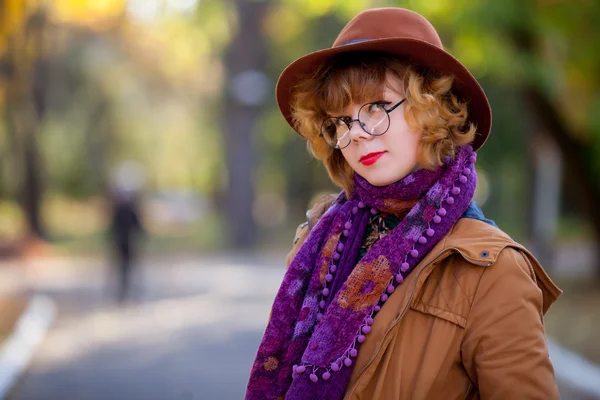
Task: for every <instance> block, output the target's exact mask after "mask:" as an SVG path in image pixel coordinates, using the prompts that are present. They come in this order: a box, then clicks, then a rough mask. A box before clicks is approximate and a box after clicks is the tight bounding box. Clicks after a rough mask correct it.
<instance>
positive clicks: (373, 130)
mask: <svg viewBox="0 0 600 400" xmlns="http://www.w3.org/2000/svg"><path fill="white" fill-rule="evenodd" d="M405 101H406V99H402V100H400V101H399V102H398V103H397V104H395V105H393V106H392V107H390V108H388V109H386V108H385V106H387V105H388V104H390V103H389V102H386V101H376V102H373V103H367V104H365V105H363V106H362V107H361V108H360V109H359V110H358V118H356V119H350V117H329V118H325V119H324V120H323V123H322V124H321V133H320V136H321V137H322V138H323V140H325V142H326V143H327V144H328V145H329V146H331V147H333V148H334V149H340V150H341V149H344V148H346V147H348V146H349V145H350V142H351V141H352V138H351V135H350V130H351V129H352V124H353V123H354V122H358V123H359V125H360V127H361V128H362V130H363V131H365V132H366V133H368V134H369V135H371V136H381V135H383V134H384V133H386V132H387V131H388V129H390V115H389V114H390V113H391V112H392V111H394V110H395V109H396V108H398V107H399V106H400V104H402V103H404V102H405Z"/></svg>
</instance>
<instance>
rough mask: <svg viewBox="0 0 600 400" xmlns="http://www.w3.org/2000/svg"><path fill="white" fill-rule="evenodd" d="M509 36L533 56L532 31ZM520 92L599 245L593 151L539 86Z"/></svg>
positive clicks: (599, 199) (599, 189) (599, 197)
mask: <svg viewBox="0 0 600 400" xmlns="http://www.w3.org/2000/svg"><path fill="white" fill-rule="evenodd" d="M510 37H511V38H512V41H513V43H514V44H515V45H516V47H517V48H518V49H519V50H520V51H521V52H522V53H523V54H536V50H537V49H536V46H537V43H536V41H535V38H534V36H533V35H532V33H531V32H526V31H513V32H512V34H511V35H510ZM522 93H523V97H524V99H525V101H526V103H527V104H528V106H529V107H530V109H531V110H532V112H533V114H534V118H535V119H536V120H537V122H538V123H539V126H540V128H541V129H542V130H543V132H545V133H546V134H548V135H549V136H550V137H551V138H552V139H553V140H554V141H555V142H556V144H557V145H558V146H559V148H560V152H561V154H562V159H563V161H564V165H566V166H568V168H569V169H570V171H571V172H572V173H571V174H570V176H571V177H572V179H574V182H571V183H572V187H573V188H574V190H576V191H577V196H576V197H577V198H578V199H579V205H580V207H581V209H582V210H583V213H584V214H585V215H587V216H588V217H589V220H590V222H591V223H592V226H593V229H594V233H595V237H596V242H597V243H600V207H598V204H600V181H599V180H598V179H597V178H596V177H595V176H594V173H593V171H594V167H593V165H592V157H594V153H593V151H591V150H590V149H589V148H588V147H586V146H585V145H584V144H583V143H581V142H580V141H579V140H578V139H577V138H578V137H581V136H579V135H576V134H575V133H574V132H572V131H570V130H569V128H568V127H567V125H566V124H565V123H564V122H563V121H562V119H561V117H560V114H561V113H560V112H559V110H558V109H557V107H556V106H555V105H554V104H553V103H552V101H551V100H550V99H549V98H548V97H547V95H545V94H544V93H543V91H542V90H541V89H540V88H539V87H537V86H536V85H534V84H533V83H531V82H529V83H525V84H524V87H523V88H522ZM596 247H598V246H596ZM595 267H596V271H597V275H598V276H599V277H600V258H599V259H597V260H596V266H595Z"/></svg>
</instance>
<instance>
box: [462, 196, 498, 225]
mask: <svg viewBox="0 0 600 400" xmlns="http://www.w3.org/2000/svg"><path fill="white" fill-rule="evenodd" d="M461 218H471V219H477V220H479V221H483V222H485V223H486V224H489V225H492V226H494V227H496V228H498V225H496V223H495V222H494V221H492V220H491V219H488V218H486V217H485V215H483V211H481V208H479V206H478V205H477V203H476V202H475V201H474V200H473V201H472V202H471V204H469V207H468V208H467V210H466V211H465V212H464V214H463V215H462V217H461Z"/></svg>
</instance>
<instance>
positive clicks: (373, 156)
mask: <svg viewBox="0 0 600 400" xmlns="http://www.w3.org/2000/svg"><path fill="white" fill-rule="evenodd" d="M384 154H385V151H378V152H375V153H369V154H367V155H365V156H362V157H361V158H360V162H361V163H362V164H363V165H367V166H368V165H372V164H375V162H377V160H379V158H380V157H381V156H382V155H384Z"/></svg>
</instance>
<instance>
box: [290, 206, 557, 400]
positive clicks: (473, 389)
mask: <svg viewBox="0 0 600 400" xmlns="http://www.w3.org/2000/svg"><path fill="white" fill-rule="evenodd" d="M326 208H327V205H326V204H317V205H316V206H315V207H313V209H312V210H311V211H310V214H309V216H310V217H312V218H311V219H313V221H312V222H313V223H314V222H315V221H314V220H315V219H316V218H318V216H320V214H321V213H322V212H323V210H324V209H326ZM308 228H309V227H308V226H307V224H303V225H300V227H299V228H298V230H297V232H296V239H295V240H294V242H295V244H294V247H293V248H292V251H291V252H290V254H289V255H288V258H287V261H288V265H289V261H290V260H291V259H292V257H293V256H294V255H295V253H296V252H297V251H298V248H299V247H300V245H301V244H302V243H303V242H304V240H305V239H306V236H307V234H308V231H309V229H308ZM560 293H561V291H560V289H559V288H558V287H556V285H555V284H554V283H553V282H552V281H551V280H550V278H549V277H548V275H547V274H546V273H545V272H544V270H543V269H542V267H541V265H540V264H539V263H538V262H537V261H536V260H535V258H534V257H533V256H532V255H531V254H530V253H529V252H528V251H527V250H526V249H525V248H524V247H523V246H521V245H520V244H518V243H516V242H515V241H513V240H512V239H511V238H510V237H508V236H507V235H506V234H505V233H504V232H502V231H501V230H499V229H497V228H495V227H493V226H491V225H488V224H486V223H485V222H482V221H478V220H474V219H467V218H463V219H461V220H459V222H458V223H457V224H456V225H455V226H454V227H453V229H452V230H451V231H450V232H449V233H448V234H447V235H446V236H445V237H444V238H443V239H442V240H441V241H440V242H439V243H438V244H437V245H436V246H435V247H434V248H433V249H432V250H431V251H430V252H429V254H427V256H425V258H424V259H423V260H422V261H421V263H420V264H419V265H418V266H417V267H416V269H415V270H414V271H413V272H411V274H410V275H409V276H408V277H407V278H406V279H405V280H404V283H402V284H401V285H400V286H399V287H398V288H397V289H396V291H394V293H393V294H392V295H391V296H390V298H389V299H388V301H387V302H386V303H385V305H384V306H383V307H382V309H381V311H380V312H379V313H378V314H377V316H376V318H375V321H374V324H373V326H372V331H371V333H369V335H368V336H367V340H366V341H365V342H364V343H363V344H362V345H361V348H360V351H359V353H358V358H357V360H356V363H355V367H354V370H353V373H352V376H351V377H350V382H349V384H348V388H347V392H346V396H345V399H346V400H398V399H413V400H422V399H444V400H451V399H486V400H489V399H499V400H512V399H519V400H520V399H544V400H548V399H558V398H559V394H558V389H557V386H556V382H555V379H554V370H553V368H552V364H551V363H550V359H549V358H548V347H547V345H546V339H545V333H544V325H543V319H542V316H543V315H544V314H545V313H546V311H548V308H549V307H550V305H551V304H552V303H553V302H554V301H555V300H556V299H557V298H558V296H559V295H560Z"/></svg>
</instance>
